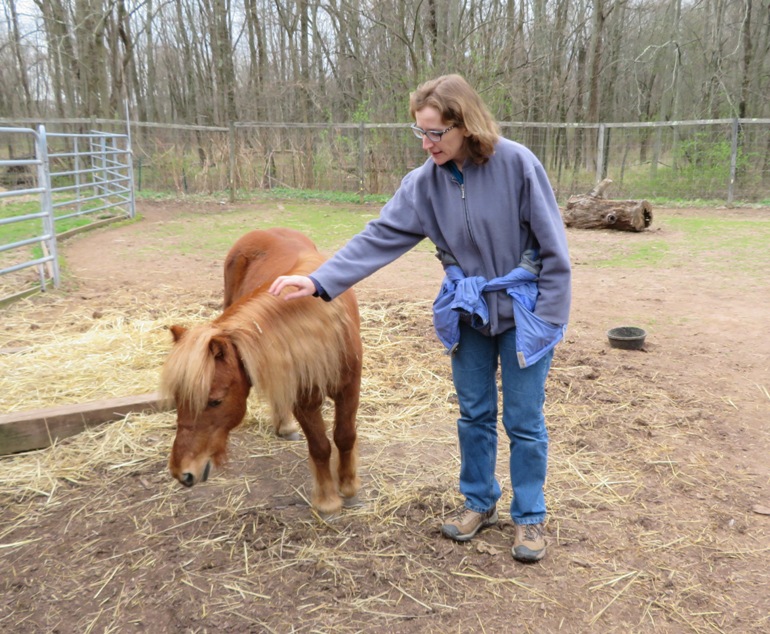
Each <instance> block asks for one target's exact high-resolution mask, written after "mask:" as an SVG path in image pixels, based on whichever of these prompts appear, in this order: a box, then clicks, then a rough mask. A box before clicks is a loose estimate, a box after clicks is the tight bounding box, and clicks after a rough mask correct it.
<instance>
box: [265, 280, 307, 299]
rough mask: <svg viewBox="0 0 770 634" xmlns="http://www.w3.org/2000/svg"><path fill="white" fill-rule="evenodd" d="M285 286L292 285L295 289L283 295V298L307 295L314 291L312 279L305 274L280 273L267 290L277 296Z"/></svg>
mask: <svg viewBox="0 0 770 634" xmlns="http://www.w3.org/2000/svg"><path fill="white" fill-rule="evenodd" d="M287 286H294V287H296V288H297V290H296V291H293V292H291V293H287V294H286V295H284V296H283V298H284V299H285V300H289V299H297V298H298V297H307V296H309V295H312V294H313V293H315V292H316V288H315V284H313V280H311V279H310V278H309V277H307V276H305V275H281V276H280V277H277V278H275V281H274V282H273V283H272V284H271V285H270V288H269V289H268V291H267V292H268V293H270V294H271V295H275V296H276V297H278V296H279V295H280V294H281V291H283V289H284V288H286V287H287Z"/></svg>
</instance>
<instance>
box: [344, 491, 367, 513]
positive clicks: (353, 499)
mask: <svg viewBox="0 0 770 634" xmlns="http://www.w3.org/2000/svg"><path fill="white" fill-rule="evenodd" d="M363 505H364V501H363V500H362V499H361V495H360V494H358V493H356V494H355V495H351V496H350V497H349V498H342V506H343V507H344V508H346V509H359V508H361V507H362V506H363Z"/></svg>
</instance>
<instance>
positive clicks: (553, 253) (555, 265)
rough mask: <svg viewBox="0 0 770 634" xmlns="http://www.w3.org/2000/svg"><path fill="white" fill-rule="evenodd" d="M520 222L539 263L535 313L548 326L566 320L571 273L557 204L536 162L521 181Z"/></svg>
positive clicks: (543, 172) (570, 296) (541, 169)
mask: <svg viewBox="0 0 770 634" xmlns="http://www.w3.org/2000/svg"><path fill="white" fill-rule="evenodd" d="M522 212H523V213H522V219H523V220H525V221H526V222H528V223H529V226H530V230H531V231H532V235H533V236H534V238H535V240H536V242H537V247H538V249H539V251H540V258H541V260H542V266H543V268H542V270H541V271H540V276H539V280H538V298H537V303H536V305H535V311H534V312H535V314H536V315H537V316H538V317H539V318H540V319H543V320H545V321H548V322H550V323H552V324H566V323H567V322H568V321H569V310H570V303H571V300H572V273H571V267H570V260H569V250H568V246H567V234H566V231H565V230H564V221H563V220H562V216H561V212H560V211H559V205H558V204H557V202H556V197H555V196H554V193H553V188H552V187H551V184H550V182H549V181H548V176H547V175H546V173H545V169H544V168H543V166H542V165H541V164H540V162H539V161H538V160H537V159H536V158H535V157H534V155H533V162H532V163H531V165H530V168H529V169H528V173H527V174H526V178H525V187H524V191H523V196H522Z"/></svg>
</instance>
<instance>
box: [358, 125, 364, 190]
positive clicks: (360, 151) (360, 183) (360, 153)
mask: <svg viewBox="0 0 770 634" xmlns="http://www.w3.org/2000/svg"><path fill="white" fill-rule="evenodd" d="M365 134H366V128H365V127H364V122H363V121H362V122H361V123H359V124H358V200H359V202H361V203H363V202H364V185H365V183H366V140H365V137H364V135H365Z"/></svg>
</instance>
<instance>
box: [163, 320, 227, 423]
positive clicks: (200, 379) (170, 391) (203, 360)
mask: <svg viewBox="0 0 770 634" xmlns="http://www.w3.org/2000/svg"><path fill="white" fill-rule="evenodd" d="M221 334H222V331H221V330H220V329H219V328H217V327H215V326H214V325H213V324H205V325H201V326H196V327H194V328H190V329H189V330H187V331H186V332H185V333H184V335H182V338H181V339H180V340H179V341H178V342H177V343H176V344H175V345H174V347H173V348H172V349H171V353H170V354H169V356H168V358H167V359H166V363H165V364H164V366H163V372H162V374H161V392H162V394H163V395H164V396H165V397H166V398H176V399H177V401H178V402H182V403H186V404H187V406H188V407H190V409H191V410H192V411H193V413H194V415H196V416H197V415H198V414H200V412H202V411H203V410H204V408H205V407H206V403H207V401H208V398H209V391H210V390H211V383H212V380H213V378H214V357H213V355H212V354H211V348H210V344H211V339H212V338H213V337H214V336H216V335H221Z"/></svg>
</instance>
